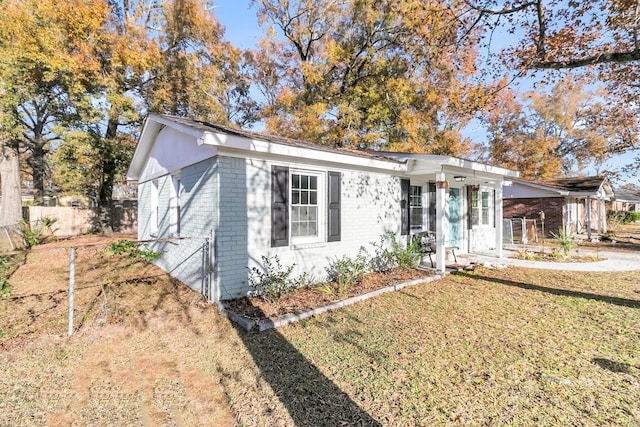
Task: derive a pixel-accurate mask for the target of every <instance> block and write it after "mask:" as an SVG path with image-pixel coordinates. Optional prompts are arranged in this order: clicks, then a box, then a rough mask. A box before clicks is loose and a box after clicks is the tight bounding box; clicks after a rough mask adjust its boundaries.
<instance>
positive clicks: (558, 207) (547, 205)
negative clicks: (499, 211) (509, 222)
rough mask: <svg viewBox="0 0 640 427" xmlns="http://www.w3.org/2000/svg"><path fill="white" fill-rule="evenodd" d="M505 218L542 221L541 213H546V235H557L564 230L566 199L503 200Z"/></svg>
mask: <svg viewBox="0 0 640 427" xmlns="http://www.w3.org/2000/svg"><path fill="white" fill-rule="evenodd" d="M502 206H503V217H504V218H523V217H525V218H527V219H537V220H539V219H540V214H539V212H540V211H544V214H545V221H544V229H545V235H546V236H547V237H549V235H550V234H549V233H550V232H554V233H557V232H558V229H563V230H564V222H563V218H564V215H563V213H564V198H563V197H539V198H527V199H524V198H522V199H518V198H512V199H503V203H502ZM541 232H542V230H541V226H540V221H538V233H539V235H540V234H541Z"/></svg>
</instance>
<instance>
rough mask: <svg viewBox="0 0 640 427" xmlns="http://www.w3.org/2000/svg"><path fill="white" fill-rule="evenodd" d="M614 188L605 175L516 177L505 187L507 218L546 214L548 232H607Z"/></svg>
mask: <svg viewBox="0 0 640 427" xmlns="http://www.w3.org/2000/svg"><path fill="white" fill-rule="evenodd" d="M612 196H613V191H612V189H611V185H610V184H609V181H608V180H607V179H606V178H603V177H597V176H596V177H582V178H555V179H538V180H528V179H522V178H518V179H513V180H512V185H510V186H508V187H505V190H504V198H503V206H504V217H505V218H533V219H538V220H539V218H540V212H544V214H545V234H546V235H547V236H548V235H549V233H551V232H557V231H558V230H559V229H561V230H563V231H564V232H565V233H568V234H574V233H586V234H587V237H588V238H589V239H591V234H592V232H593V231H597V232H599V233H606V231H607V210H606V205H605V203H606V202H607V201H609V200H611V197H612Z"/></svg>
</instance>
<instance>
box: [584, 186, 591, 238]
mask: <svg viewBox="0 0 640 427" xmlns="http://www.w3.org/2000/svg"><path fill="white" fill-rule="evenodd" d="M584 205H585V206H584V207H585V209H586V212H585V214H586V215H587V240H591V196H587V200H586V201H585V204H584Z"/></svg>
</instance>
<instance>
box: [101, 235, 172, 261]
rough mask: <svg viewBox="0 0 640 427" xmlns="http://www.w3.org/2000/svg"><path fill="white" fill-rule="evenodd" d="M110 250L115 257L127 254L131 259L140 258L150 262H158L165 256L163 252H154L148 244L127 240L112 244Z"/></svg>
mask: <svg viewBox="0 0 640 427" xmlns="http://www.w3.org/2000/svg"><path fill="white" fill-rule="evenodd" d="M108 249H109V251H110V252H111V253H112V254H114V255H122V254H127V255H129V257H130V258H137V257H140V258H142V259H144V260H145V261H148V262H153V261H155V260H157V259H158V258H159V257H160V256H161V255H162V254H163V252H162V251H152V250H151V249H149V247H148V246H147V244H146V243H140V242H136V241H135V240H125V239H120V240H118V241H117V242H113V243H111V244H110V245H109V246H108Z"/></svg>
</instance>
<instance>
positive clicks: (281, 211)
mask: <svg viewBox="0 0 640 427" xmlns="http://www.w3.org/2000/svg"><path fill="white" fill-rule="evenodd" d="M288 205H289V168H288V167H286V166H272V167H271V246H272V247H276V246H287V245H288V244H289V206H288Z"/></svg>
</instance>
